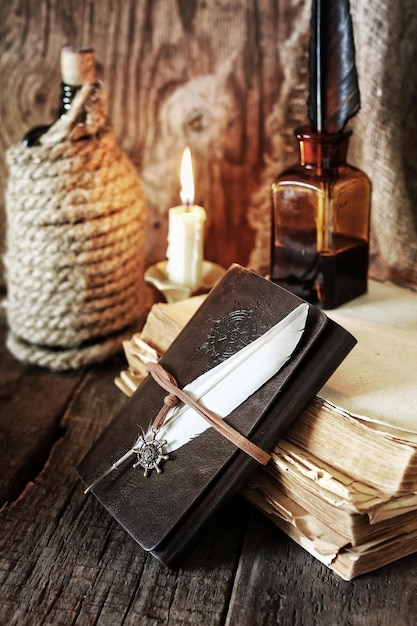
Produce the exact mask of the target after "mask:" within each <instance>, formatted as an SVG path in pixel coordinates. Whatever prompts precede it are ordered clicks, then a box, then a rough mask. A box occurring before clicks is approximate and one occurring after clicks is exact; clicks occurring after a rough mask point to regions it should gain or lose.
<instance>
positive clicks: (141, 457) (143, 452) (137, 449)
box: [132, 430, 169, 477]
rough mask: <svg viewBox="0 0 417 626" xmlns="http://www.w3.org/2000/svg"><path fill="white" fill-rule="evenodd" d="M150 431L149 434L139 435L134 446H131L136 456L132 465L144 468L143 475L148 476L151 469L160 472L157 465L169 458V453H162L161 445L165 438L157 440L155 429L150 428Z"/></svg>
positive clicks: (163, 443)
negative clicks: (136, 458)
mask: <svg viewBox="0 0 417 626" xmlns="http://www.w3.org/2000/svg"><path fill="white" fill-rule="evenodd" d="M151 432H152V434H151V436H149V434H148V435H145V434H143V435H141V436H140V437H139V440H138V442H137V443H136V444H135V446H134V448H132V450H133V452H134V453H135V454H136V455H137V457H138V460H137V461H136V463H134V464H133V467H134V468H136V467H139V466H140V467H143V469H144V470H145V471H144V473H143V475H144V476H146V477H147V476H149V474H150V473H151V471H152V470H153V469H154V470H156V471H157V473H158V474H161V473H162V470H161V468H160V467H159V466H160V464H161V462H162V461H167V460H168V459H169V454H164V453H163V447H164V445H165V444H166V443H167V442H166V440H164V441H157V440H156V439H155V437H156V435H157V432H156V430H152V431H151Z"/></svg>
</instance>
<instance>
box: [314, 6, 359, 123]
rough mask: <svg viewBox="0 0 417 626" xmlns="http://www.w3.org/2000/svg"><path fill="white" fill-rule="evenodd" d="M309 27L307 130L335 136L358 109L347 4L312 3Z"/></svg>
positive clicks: (350, 20) (350, 22) (351, 28)
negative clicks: (308, 124)
mask: <svg viewBox="0 0 417 626" xmlns="http://www.w3.org/2000/svg"><path fill="white" fill-rule="evenodd" d="M310 26H311V34H310V50H309V90H310V93H309V99H308V117H309V120H310V124H311V130H313V131H315V132H326V133H338V132H340V131H341V130H343V128H344V126H345V124H346V122H347V121H348V120H349V119H350V118H351V117H353V116H354V115H355V114H356V113H357V112H358V111H359V108H360V93H359V85H358V75H357V71H356V64H355V43H354V38H353V26H352V19H351V16H350V4H349V0H312V8H311V23H310Z"/></svg>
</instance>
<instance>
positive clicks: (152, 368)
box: [146, 363, 271, 465]
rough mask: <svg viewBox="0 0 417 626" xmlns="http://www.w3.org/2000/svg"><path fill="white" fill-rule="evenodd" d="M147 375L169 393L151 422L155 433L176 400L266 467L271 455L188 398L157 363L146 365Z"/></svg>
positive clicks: (173, 379)
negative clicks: (192, 410)
mask: <svg viewBox="0 0 417 626" xmlns="http://www.w3.org/2000/svg"><path fill="white" fill-rule="evenodd" d="M146 369H147V371H148V372H149V374H150V375H151V376H152V378H153V379H154V380H155V382H157V383H158V385H159V386H160V387H162V388H163V389H165V391H168V392H169V395H168V396H166V397H165V399H164V404H163V406H162V408H161V410H160V411H159V413H158V415H157V416H156V418H155V419H154V421H153V424H152V428H153V429H154V430H155V431H156V430H158V429H159V428H161V426H162V425H163V423H164V421H165V417H166V415H167V413H168V411H169V409H170V408H171V407H173V406H175V405H176V404H177V403H178V400H181V402H184V404H186V405H187V406H189V407H190V408H192V409H194V411H196V412H197V413H198V414H199V415H201V417H202V418H203V419H205V420H206V422H208V423H209V424H210V426H212V427H213V428H214V429H215V430H217V432H219V433H220V434H221V435H223V437H226V439H228V440H229V441H231V442H232V443H233V444H234V445H235V446H236V447H237V448H239V449H240V450H243V452H246V454H248V455H249V456H251V457H252V458H253V459H255V461H258V463H260V464H261V465H266V464H267V463H268V462H269V461H270V460H271V455H270V454H268V453H267V452H265V450H262V448H259V447H258V446H257V445H255V444H254V443H252V442H251V441H249V439H246V437H244V436H243V435H241V434H240V433H239V432H238V431H237V430H235V429H234V428H233V427H232V426H230V425H229V424H227V423H226V422H224V421H223V420H222V419H221V418H220V417H218V416H217V415H216V414H215V413H213V412H212V411H210V410H209V409H207V408H206V407H204V406H201V405H200V404H198V402H196V400H194V399H193V398H192V397H191V396H189V395H188V394H187V393H186V392H185V391H184V390H183V389H180V388H179V387H178V383H177V381H176V380H175V378H174V377H173V376H172V375H171V374H170V373H169V372H167V371H166V370H165V369H164V368H163V367H162V365H160V364H159V363H148V364H147V367H146Z"/></svg>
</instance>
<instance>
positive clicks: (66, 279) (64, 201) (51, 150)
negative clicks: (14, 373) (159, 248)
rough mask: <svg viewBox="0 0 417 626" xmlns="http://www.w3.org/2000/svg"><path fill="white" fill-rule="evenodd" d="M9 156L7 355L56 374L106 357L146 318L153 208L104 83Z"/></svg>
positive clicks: (84, 91) (93, 87) (88, 90)
mask: <svg viewBox="0 0 417 626" xmlns="http://www.w3.org/2000/svg"><path fill="white" fill-rule="evenodd" d="M7 160H8V165H9V170H10V172H9V181H8V187H7V192H6V216H7V249H6V254H5V267H6V272H7V285H8V295H7V302H6V311H7V318H8V324H9V329H10V330H9V335H8V340H7V344H8V347H9V350H10V351H11V352H12V353H13V354H14V355H15V356H16V357H17V358H18V359H20V360H22V361H25V362H29V363H33V364H37V365H42V366H46V367H49V368H51V369H70V368H76V367H80V366H82V365H86V364H89V363H92V362H95V361H99V360H102V359H104V358H106V357H107V356H109V355H110V354H112V353H114V352H115V351H117V350H118V349H119V348H120V347H121V342H122V340H123V339H124V338H127V337H128V336H130V335H131V333H132V325H133V324H134V323H135V322H136V321H137V319H138V318H139V316H140V314H141V313H142V307H143V304H141V302H142V301H143V300H144V298H143V289H144V286H143V280H142V278H143V232H144V221H145V203H144V199H143V195H142V191H141V186H140V181H139V178H138V175H137V172H136V170H135V168H134V167H133V165H132V164H131V163H130V161H129V160H128V159H127V157H126V156H125V155H124V154H123V152H122V151H121V150H120V148H119V147H118V145H117V142H116V139H115V135H114V132H113V128H112V126H111V124H110V123H109V121H108V119H107V115H106V105H105V101H104V96H103V92H102V89H101V88H100V86H97V85H90V84H89V85H85V86H84V87H83V88H82V89H81V90H80V91H79V93H78V94H77V96H76V98H75V99H74V101H73V103H72V106H71V110H70V111H69V113H68V114H67V116H65V117H64V118H61V119H60V120H58V121H57V122H56V123H55V124H54V125H53V126H52V127H51V128H50V129H49V130H48V132H47V133H46V134H45V135H43V136H42V137H41V145H39V146H33V147H30V148H28V147H25V146H23V145H20V144H19V145H16V146H12V147H11V148H10V149H9V151H8V153H7Z"/></svg>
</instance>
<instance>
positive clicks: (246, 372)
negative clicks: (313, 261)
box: [84, 303, 308, 493]
mask: <svg viewBox="0 0 417 626" xmlns="http://www.w3.org/2000/svg"><path fill="white" fill-rule="evenodd" d="M307 315H308V304H305V303H304V304H300V306H298V307H297V308H296V309H294V311H292V312H291V313H290V314H289V315H287V316H286V317H285V318H284V319H283V320H281V321H280V322H278V323H277V324H275V326H273V327H272V328H270V329H269V330H268V331H266V333H264V334H263V335H261V337H259V338H258V339H255V341H253V342H252V343H250V344H249V345H247V346H245V347H244V348H242V349H241V350H239V352H237V353H236V354H234V355H233V356H231V357H230V358H228V359H227V360H226V361H223V362H222V363H219V365H216V366H215V367H213V368H212V369H210V370H208V371H207V372H205V373H204V374H202V375H201V376H199V377H198V378H196V379H194V380H193V381H192V382H191V383H189V384H188V385H186V386H185V387H184V389H183V391H185V392H186V393H187V394H188V395H189V396H191V397H192V398H193V399H194V400H196V401H197V402H198V403H199V404H200V405H202V406H204V407H205V408H207V409H209V410H210V411H212V412H213V413H215V414H216V415H217V416H218V417H219V418H221V419H223V418H225V417H226V416H227V415H229V413H231V412H232V411H233V410H234V409H236V408H237V407H238V406H239V405H240V404H242V402H245V400H247V398H249V396H251V395H252V394H253V393H254V392H255V391H256V390H257V389H259V388H260V387H262V385H263V384H265V383H266V382H267V381H268V380H269V379H270V378H271V377H272V376H273V375H274V374H276V373H277V372H278V371H279V370H280V369H281V368H282V367H283V366H284V365H285V363H286V362H287V361H288V360H289V359H290V358H291V355H292V353H293V352H294V350H295V348H296V346H297V344H298V342H299V341H300V339H301V336H302V334H303V332H304V329H305V325H306V321H307ZM209 427H210V424H209V423H208V422H207V421H206V420H205V419H204V418H202V417H201V416H200V415H199V414H198V413H197V412H196V411H195V410H194V409H193V408H191V407H189V406H188V405H186V404H184V403H183V402H181V403H180V404H178V405H177V406H175V407H174V408H172V409H170V410H169V411H168V413H167V415H166V418H165V421H164V423H163V425H162V426H161V427H160V428H159V429H158V440H159V441H162V442H163V446H164V452H166V453H168V454H169V453H170V452H173V451H174V450H178V448H181V447H182V446H184V445H186V444H187V443H188V442H189V441H191V440H192V439H194V438H195V437H198V436H199V435H201V434H202V433H203V432H204V431H205V430H207V428H209ZM154 434H155V433H154V431H152V429H151V430H150V432H149V433H147V434H146V435H143V434H142V435H140V436H139V438H138V439H137V441H136V442H135V443H134V445H133V446H132V448H131V449H130V450H128V451H127V452H126V453H125V454H124V455H123V456H121V457H120V458H119V459H118V460H117V461H116V462H115V463H113V464H112V465H111V466H110V467H109V468H108V469H107V470H106V471H105V472H103V474H101V475H100V476H99V477H98V478H97V479H96V480H95V481H94V482H93V483H92V484H91V485H90V486H89V487H87V489H86V490H85V492H84V493H87V492H88V491H90V490H91V489H92V488H93V487H94V486H95V485H96V484H97V483H98V482H99V481H101V480H102V479H103V478H104V477H105V476H107V475H108V474H110V473H111V472H112V471H113V470H115V469H117V468H118V467H120V465H122V463H124V462H125V461H126V460H127V459H129V458H130V457H131V456H132V455H134V454H135V453H137V452H138V450H140V449H141V447H142V445H143V443H144V440H145V439H146V440H152V439H153V438H154ZM157 471H160V470H159V469H158V470H157ZM145 474H146V472H145Z"/></svg>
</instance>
